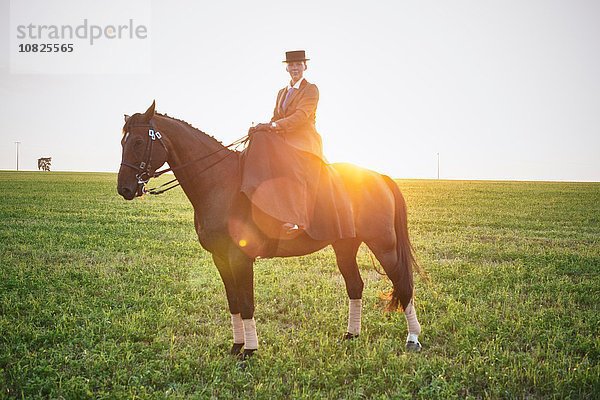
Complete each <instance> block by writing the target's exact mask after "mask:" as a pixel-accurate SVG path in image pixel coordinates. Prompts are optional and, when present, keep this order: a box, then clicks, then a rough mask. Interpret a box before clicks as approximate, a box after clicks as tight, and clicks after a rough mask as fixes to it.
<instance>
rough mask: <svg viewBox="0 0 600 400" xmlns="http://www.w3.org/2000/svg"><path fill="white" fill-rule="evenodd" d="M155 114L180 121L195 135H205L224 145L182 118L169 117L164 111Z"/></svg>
mask: <svg viewBox="0 0 600 400" xmlns="http://www.w3.org/2000/svg"><path fill="white" fill-rule="evenodd" d="M155 115H158V116H160V117H164V118H168V119H170V120H172V121H177V122H180V123H182V124H183V125H184V126H186V127H188V128H190V129H191V130H192V131H193V132H194V133H196V134H197V135H199V136H202V137H205V138H208V139H209V140H210V141H212V142H213V143H218V144H219V145H221V146H224V144H223V142H221V141H220V140H218V139H216V138H215V137H214V136H212V135H209V134H208V133H206V132H204V131H202V130H200V129H198V128H196V127H194V126H193V125H192V124H190V123H189V122H187V121H184V120H182V119H179V118H175V117H171V116H169V115H167V114H166V113H165V114H162V113H159V112H157V113H155Z"/></svg>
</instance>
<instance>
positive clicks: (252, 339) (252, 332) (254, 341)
mask: <svg viewBox="0 0 600 400" xmlns="http://www.w3.org/2000/svg"><path fill="white" fill-rule="evenodd" d="M243 322H244V349H245V350H256V349H258V336H257V335H256V322H254V318H252V319H244V320H243Z"/></svg>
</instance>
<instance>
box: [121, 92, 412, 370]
mask: <svg viewBox="0 0 600 400" xmlns="http://www.w3.org/2000/svg"><path fill="white" fill-rule="evenodd" d="M155 106H156V103H155V102H153V103H152V105H151V106H150V107H149V108H148V109H147V110H146V112H144V113H136V114H134V115H132V116H128V115H125V124H124V126H123V136H122V139H121V146H122V160H121V166H120V169H119V174H118V181H117V191H118V193H119V194H120V195H121V196H122V197H123V198H124V199H126V200H133V199H134V198H135V197H138V196H142V195H143V194H144V192H145V184H147V183H148V181H149V180H150V178H152V177H155V176H158V175H160V174H161V173H162V172H165V171H166V170H162V171H157V170H158V169H159V168H161V167H162V166H163V165H164V164H165V163H168V165H169V168H168V170H172V171H173V173H174V175H175V177H176V180H178V181H179V184H180V185H181V188H182V189H183V191H184V192H185V195H186V196H187V198H188V199H189V201H190V202H191V203H192V205H193V208H194V225H195V229H196V233H197V235H198V240H199V242H200V245H201V246H202V247H203V248H204V249H205V250H206V251H208V252H210V253H211V255H212V259H213V261H214V264H215V265H216V267H217V269H218V271H219V274H220V276H221V279H222V281H223V284H224V286H225V293H226V296H227V302H228V306H229V312H230V314H231V326H232V330H233V346H232V347H231V350H230V352H231V354H233V355H236V356H238V357H241V358H242V359H246V358H248V357H250V356H252V355H253V354H254V352H255V351H256V350H257V349H258V336H257V333H256V323H255V320H254V310H255V305H254V277H253V264H254V262H255V260H256V259H257V258H259V257H260V258H271V257H291V256H302V255H307V254H310V253H314V252H316V251H318V250H321V249H323V248H325V247H326V246H329V245H331V246H332V247H333V250H334V252H335V257H336V262H337V266H338V268H339V270H340V272H341V274H342V276H343V278H344V282H345V285H346V292H347V294H348V298H349V313H348V327H347V330H346V334H345V335H344V336H343V339H354V338H356V337H358V336H359V334H360V329H361V310H362V292H363V287H364V283H363V281H362V278H361V276H360V273H359V269H358V265H357V262H356V255H357V252H358V249H359V246H360V245H361V243H365V244H366V245H367V246H368V248H369V249H370V250H371V251H372V252H373V254H374V255H375V257H376V259H377V260H378V261H379V263H380V264H381V266H382V267H383V269H384V271H385V274H386V275H387V276H388V278H389V279H390V280H391V282H392V285H393V289H392V291H391V293H390V295H389V304H388V307H387V308H388V310H403V311H404V313H405V317H406V320H407V324H408V336H407V338H406V349H407V351H420V350H421V348H422V346H421V343H420V342H419V339H418V335H419V334H420V332H421V326H420V324H419V321H418V319H417V314H416V310H415V307H414V301H413V294H414V293H413V268H414V269H416V270H417V271H418V265H417V264H416V262H415V256H414V252H413V248H412V246H411V243H410V240H409V234H408V225H407V211H406V203H405V200H404V198H403V196H402V193H401V192H400V190H399V188H398V186H397V184H396V183H395V182H394V181H393V180H392V179H391V178H389V177H387V176H385V175H381V174H379V173H376V172H373V171H370V170H367V169H362V168H359V167H356V166H353V165H350V164H332V166H333V167H334V168H335V169H336V170H337V171H338V172H339V175H340V176H341V179H342V180H343V183H344V186H345V188H346V189H347V191H348V195H349V197H350V202H351V205H352V209H353V218H354V225H355V232H356V237H352V238H345V239H338V240H334V241H332V240H329V241H327V240H314V239H312V238H311V237H309V236H308V235H307V234H306V233H303V232H300V234H299V235H297V236H295V237H293V238H281V237H273V234H272V232H269V229H268V226H269V223H270V222H273V224H275V225H276V224H277V223H278V222H277V221H274V220H273V219H272V218H271V219H270V217H269V216H268V215H264V214H261V213H260V212H259V210H256V209H255V208H253V207H252V204H251V201H250V199H248V198H247V196H246V195H245V194H243V193H242V192H241V191H240V184H241V173H242V171H241V153H240V152H237V151H234V150H231V149H229V148H228V147H226V146H224V145H223V144H221V142H219V141H217V140H216V139H215V138H213V137H212V136H209V135H207V134H206V133H204V132H202V131H200V130H198V129H196V128H194V127H192V126H191V125H190V124H188V123H187V122H184V121H181V120H178V119H175V118H173V117H169V116H167V115H163V114H160V113H157V112H155ZM265 227H267V228H265Z"/></svg>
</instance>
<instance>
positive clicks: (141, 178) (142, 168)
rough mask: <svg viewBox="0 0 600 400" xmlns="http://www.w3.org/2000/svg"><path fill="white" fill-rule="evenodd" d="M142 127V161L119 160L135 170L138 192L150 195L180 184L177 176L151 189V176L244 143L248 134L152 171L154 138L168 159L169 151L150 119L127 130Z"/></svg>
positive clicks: (218, 161) (155, 176)
mask: <svg viewBox="0 0 600 400" xmlns="http://www.w3.org/2000/svg"><path fill="white" fill-rule="evenodd" d="M143 127H147V128H148V137H149V139H148V142H147V143H146V149H145V151H144V156H143V157H142V160H143V161H142V162H140V164H139V165H135V164H132V163H130V162H127V161H124V160H123V161H121V165H124V166H126V167H129V168H132V169H134V170H135V171H136V174H135V178H136V179H137V183H138V193H140V194H145V193H147V194H152V195H158V194H162V193H164V192H166V191H167V190H171V189H173V188H176V187H177V186H179V185H180V183H179V182H177V178H175V179H172V180H170V181H169V182H166V183H163V184H161V185H160V186H157V187H155V188H151V189H146V184H147V183H148V182H149V181H150V179H151V178H158V177H159V176H161V175H162V174H164V173H166V172H169V171H175V170H179V169H183V168H185V167H188V166H190V165H192V164H194V163H196V162H198V161H202V160H204V159H207V158H209V157H212V156H213V155H215V154H217V153H220V152H221V151H223V150H226V149H231V148H232V147H237V146H239V145H242V144H245V143H246V142H247V141H248V139H249V136H248V135H246V136H244V137H241V138H240V139H237V140H235V141H234V142H233V143H231V144H229V145H227V146H224V147H222V148H220V149H218V150H216V151H213V152H211V153H209V154H207V155H205V156H202V157H200V158H197V159H194V160H192V161H189V162H187V163H185V164H183V165H179V166H177V167H174V168H173V167H170V168H165V169H163V170H160V171H152V147H153V144H154V142H155V141H156V140H158V142H159V143H160V144H161V145H162V146H163V148H164V149H165V152H166V153H167V159H168V155H169V151H168V149H167V146H166V145H165V143H164V142H163V140H162V134H161V133H160V132H159V131H157V130H156V129H155V128H154V125H153V124H152V121H150V122H149V123H147V124H139V125H134V126H131V127H129V129H128V132H129V131H130V130H131V129H132V128H143ZM232 154H233V152H229V153H228V154H227V155H225V156H224V157H222V158H220V159H219V160H217V161H216V162H214V163H212V164H210V165H208V166H207V167H205V168H204V169H203V170H202V171H199V172H197V173H196V174H195V175H198V174H201V173H203V172H205V171H207V170H209V169H210V168H212V167H214V166H215V165H217V164H219V163H220V162H221V161H223V160H225V159H226V158H227V157H229V156H230V155H232ZM169 185H171V186H169Z"/></svg>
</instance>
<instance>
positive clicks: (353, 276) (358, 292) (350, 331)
mask: <svg viewBox="0 0 600 400" xmlns="http://www.w3.org/2000/svg"><path fill="white" fill-rule="evenodd" d="M360 243H361V242H360V240H356V239H347V240H340V241H339V242H336V243H334V244H333V250H334V251H335V256H336V261H337V265H338V268H339V270H340V272H341V273H342V276H343V277H344V282H345V283H346V292H347V293H348V298H349V302H348V328H347V330H346V334H345V335H344V339H345V340H347V339H354V338H356V337H358V336H359V335H360V325H361V313H362V292H363V288H364V283H363V280H362V278H361V277H360V272H359V271H358V264H357V263H356V253H357V252H358V248H359V246H360Z"/></svg>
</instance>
